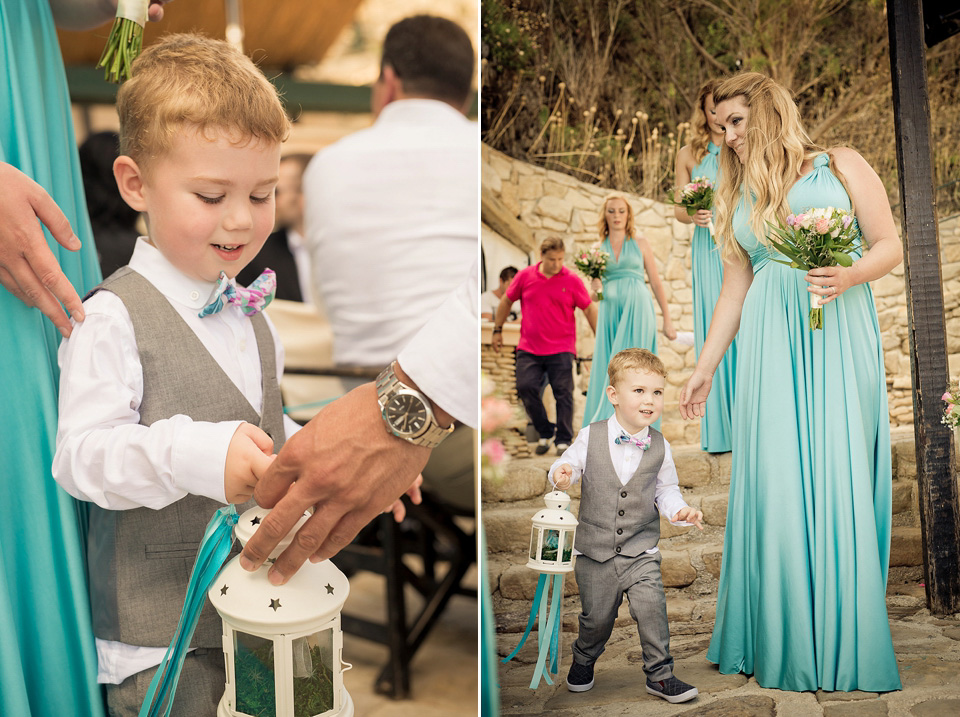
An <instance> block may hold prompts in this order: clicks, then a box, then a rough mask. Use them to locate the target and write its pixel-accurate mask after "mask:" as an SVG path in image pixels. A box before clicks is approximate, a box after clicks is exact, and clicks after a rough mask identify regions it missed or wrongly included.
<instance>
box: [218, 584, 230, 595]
mask: <svg viewBox="0 0 960 717" xmlns="http://www.w3.org/2000/svg"><path fill="white" fill-rule="evenodd" d="M227 590H228V588H227V586H226V585H224V586H223V587H222V588H220V594H221V595H226V594H227Z"/></svg>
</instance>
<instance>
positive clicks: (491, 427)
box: [480, 396, 513, 433]
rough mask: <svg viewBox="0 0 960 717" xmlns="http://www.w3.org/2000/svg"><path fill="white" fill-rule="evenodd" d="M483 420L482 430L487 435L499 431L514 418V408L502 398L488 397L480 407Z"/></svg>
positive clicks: (481, 421)
mask: <svg viewBox="0 0 960 717" xmlns="http://www.w3.org/2000/svg"><path fill="white" fill-rule="evenodd" d="M480 411H481V415H482V418H481V419H480V430H481V431H483V432H485V433H490V432H491V431H495V430H497V429H498V428H499V427H500V426H502V425H503V424H504V423H506V422H507V421H509V420H510V418H511V417H512V416H513V408H511V407H510V404H509V403H507V402H506V401H504V400H503V399H502V398H496V397H494V396H487V397H486V398H484V399H483V402H482V404H481V406H480Z"/></svg>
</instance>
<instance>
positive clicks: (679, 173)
mask: <svg viewBox="0 0 960 717" xmlns="http://www.w3.org/2000/svg"><path fill="white" fill-rule="evenodd" d="M693 165H694V161H693V149H691V147H690V145H689V144H685V145H684V146H683V147H681V148H680V151H679V152H677V166H676V169H675V170H674V179H675V180H676V184H675V185H674V186H675V187H678V188H679V187H682V186H683V185H684V184H689V183H690V172H692V171H693ZM673 216H674V217H676V220H677V221H678V222H680V223H681V224H693V217H691V216H690V215H689V214H687V210H686V209H684V208H683V207H681V206H680V205H679V204H674V205H673Z"/></svg>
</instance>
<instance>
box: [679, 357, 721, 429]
mask: <svg viewBox="0 0 960 717" xmlns="http://www.w3.org/2000/svg"><path fill="white" fill-rule="evenodd" d="M712 385H713V376H708V375H706V374H704V373H701V372H698V371H697V370H696V369H694V370H693V375H692V376H690V378H689V379H688V380H687V383H686V384H685V385H684V387H683V389H682V390H681V391H680V416H681V417H682V418H684V419H688V420H689V419H691V418H702V417H703V416H704V415H706V413H707V396H708V395H709V394H710V387H711V386H712Z"/></svg>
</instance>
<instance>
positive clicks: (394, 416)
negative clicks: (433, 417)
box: [384, 393, 427, 435]
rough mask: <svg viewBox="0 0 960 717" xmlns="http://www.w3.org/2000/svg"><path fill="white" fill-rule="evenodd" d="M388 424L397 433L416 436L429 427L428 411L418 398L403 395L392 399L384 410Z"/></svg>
mask: <svg viewBox="0 0 960 717" xmlns="http://www.w3.org/2000/svg"><path fill="white" fill-rule="evenodd" d="M384 415H385V416H386V419H387V422H388V423H389V424H390V425H391V426H392V427H393V429H394V430H395V431H398V432H399V433H403V434H405V435H414V434H416V433H418V432H419V431H421V430H422V429H423V427H424V426H426V425H427V409H426V408H425V407H424V405H423V402H422V401H421V400H420V399H419V398H417V397H416V396H411V395H410V394H405V393H401V394H399V395H397V396H394V397H393V398H391V399H390V401H389V402H388V403H387V405H386V406H385V408H384Z"/></svg>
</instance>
